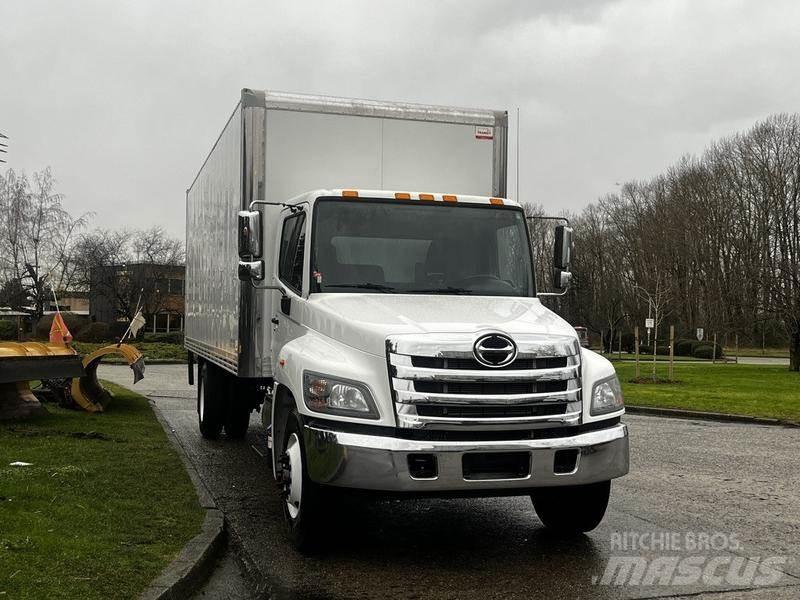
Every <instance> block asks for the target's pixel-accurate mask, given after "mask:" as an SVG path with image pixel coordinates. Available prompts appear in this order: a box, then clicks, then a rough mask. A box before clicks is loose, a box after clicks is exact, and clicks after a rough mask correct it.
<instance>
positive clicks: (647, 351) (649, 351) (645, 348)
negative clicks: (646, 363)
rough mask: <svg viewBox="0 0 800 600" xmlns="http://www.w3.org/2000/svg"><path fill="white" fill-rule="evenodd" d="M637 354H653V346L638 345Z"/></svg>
mask: <svg viewBox="0 0 800 600" xmlns="http://www.w3.org/2000/svg"><path fill="white" fill-rule="evenodd" d="M639 354H653V347H652V346H648V345H646V344H642V345H641V346H639Z"/></svg>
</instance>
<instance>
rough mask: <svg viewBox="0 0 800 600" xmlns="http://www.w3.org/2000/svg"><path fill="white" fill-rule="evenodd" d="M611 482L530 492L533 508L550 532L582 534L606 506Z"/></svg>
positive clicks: (593, 526) (598, 519)
mask: <svg viewBox="0 0 800 600" xmlns="http://www.w3.org/2000/svg"><path fill="white" fill-rule="evenodd" d="M610 495H611V482H610V481H600V482H598V483H590V484H587V485H573V486H563V487H549V488H541V489H538V490H536V491H535V492H534V493H533V494H532V495H531V500H533V508H534V509H536V514H537V515H539V518H540V519H541V520H542V523H544V526H545V527H547V528H548V529H552V530H553V531H557V532H560V533H565V534H576V533H585V532H587V531H591V530H592V529H594V528H595V527H597V526H598V525H599V524H600V521H602V520H603V516H604V515H605V514H606V508H607V507H608V498H609V496H610Z"/></svg>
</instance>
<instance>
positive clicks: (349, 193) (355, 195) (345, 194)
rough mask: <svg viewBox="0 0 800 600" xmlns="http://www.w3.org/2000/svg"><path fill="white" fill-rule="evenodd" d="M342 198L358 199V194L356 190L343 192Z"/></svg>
mask: <svg viewBox="0 0 800 600" xmlns="http://www.w3.org/2000/svg"><path fill="white" fill-rule="evenodd" d="M342 197H346V198H358V192H357V191H356V190H342Z"/></svg>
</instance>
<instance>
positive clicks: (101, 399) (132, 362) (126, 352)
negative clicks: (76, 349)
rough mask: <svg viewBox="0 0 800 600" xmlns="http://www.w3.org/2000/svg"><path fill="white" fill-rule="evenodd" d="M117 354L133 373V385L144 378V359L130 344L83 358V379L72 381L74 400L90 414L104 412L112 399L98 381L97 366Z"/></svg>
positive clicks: (112, 347)
mask: <svg viewBox="0 0 800 600" xmlns="http://www.w3.org/2000/svg"><path fill="white" fill-rule="evenodd" d="M111 354H116V355H119V356H121V357H122V358H124V359H125V361H126V362H127V363H128V366H130V368H131V370H132V371H133V383H136V382H138V381H139V380H140V379H142V378H143V377H144V357H143V356H142V354H141V352H139V351H138V350H137V349H136V348H134V347H133V346H129V345H128V344H120V345H119V346H118V345H116V344H112V345H110V346H104V347H102V348H98V349H97V350H95V351H94V352H92V353H91V354H88V355H86V356H84V357H83V370H84V374H83V376H82V377H75V378H74V379H73V380H72V388H71V391H72V399H73V400H74V401H75V402H76V403H77V404H78V406H80V407H81V408H83V409H84V410H86V411H88V412H102V411H103V406H104V405H105V404H107V403H108V401H109V400H110V399H111V397H110V396H109V394H108V392H107V391H106V389H105V388H104V387H103V386H102V385H100V382H99V381H98V380H97V366H98V365H99V364H100V362H101V361H102V360H103V357H104V356H109V355H111Z"/></svg>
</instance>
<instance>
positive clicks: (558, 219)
mask: <svg viewBox="0 0 800 600" xmlns="http://www.w3.org/2000/svg"><path fill="white" fill-rule="evenodd" d="M525 219H527V220H528V221H534V220H539V221H564V223H566V224H567V227H570V224H569V219H568V218H567V217H536V216H534V217H528V216H526V217H525Z"/></svg>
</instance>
